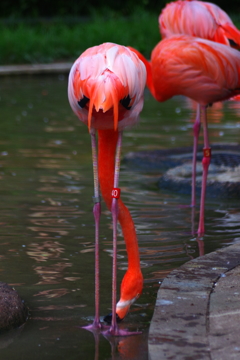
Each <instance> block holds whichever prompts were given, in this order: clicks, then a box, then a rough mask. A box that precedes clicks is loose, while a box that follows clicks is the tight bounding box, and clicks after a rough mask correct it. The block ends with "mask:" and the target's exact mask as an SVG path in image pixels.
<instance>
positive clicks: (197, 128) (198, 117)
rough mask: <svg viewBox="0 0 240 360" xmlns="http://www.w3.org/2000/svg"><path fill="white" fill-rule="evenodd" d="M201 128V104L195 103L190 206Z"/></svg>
mask: <svg viewBox="0 0 240 360" xmlns="http://www.w3.org/2000/svg"><path fill="white" fill-rule="evenodd" d="M200 128H201V105H200V104H197V113H196V119H195V122H194V125H193V159H192V201H191V206H196V162H197V147H198V138H199V132H200Z"/></svg>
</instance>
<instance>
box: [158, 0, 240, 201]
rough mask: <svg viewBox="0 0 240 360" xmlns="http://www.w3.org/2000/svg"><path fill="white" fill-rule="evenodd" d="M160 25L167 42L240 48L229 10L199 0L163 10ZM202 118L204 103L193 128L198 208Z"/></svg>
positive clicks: (238, 36) (193, 178) (174, 3)
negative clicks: (182, 38) (177, 39)
mask: <svg viewBox="0 0 240 360" xmlns="http://www.w3.org/2000/svg"><path fill="white" fill-rule="evenodd" d="M158 23H159V30H160V33H161V35H162V38H163V39H165V38H168V37H170V36H172V35H176V34H186V35H191V36H196V37H200V38H203V39H208V40H212V41H215V42H218V43H221V44H225V45H227V46H232V47H235V48H238V49H239V48H240V31H239V30H238V29H237V28H236V27H235V26H234V24H233V22H232V20H231V19H230V17H229V16H228V14H227V13H226V12H225V11H223V10H222V9H221V8H220V7H219V6H217V5H215V4H212V3H209V2H203V1H197V0H192V1H191V0H188V1H182V0H178V1H175V2H171V3H169V4H167V5H166V7H165V8H164V9H163V10H162V12H161V14H160V15H159V18H158ZM200 116H201V113H200V104H198V106H197V112H196V119H195V122H194V126H193V134H194V141H193V161H192V163H193V165H192V169H193V170H192V199H191V205H192V206H195V205H196V193H195V188H196V157H197V145H198V138H199V132H200V126H201V119H200Z"/></svg>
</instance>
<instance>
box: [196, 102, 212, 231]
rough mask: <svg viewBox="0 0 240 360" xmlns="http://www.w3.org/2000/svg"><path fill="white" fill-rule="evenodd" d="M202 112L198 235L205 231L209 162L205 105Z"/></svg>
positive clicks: (209, 150) (209, 149) (209, 152)
mask: <svg viewBox="0 0 240 360" xmlns="http://www.w3.org/2000/svg"><path fill="white" fill-rule="evenodd" d="M202 110H203V111H202V112H203V136H204V148H203V159H202V166H203V175H202V191H201V202H200V216H199V225H198V235H199V236H201V235H203V234H204V232H205V228H204V209H205V197H206V187H207V175H208V168H209V165H210V162H211V148H210V146H209V141H208V129H207V107H206V106H202Z"/></svg>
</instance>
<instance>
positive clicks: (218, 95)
mask: <svg viewBox="0 0 240 360" xmlns="http://www.w3.org/2000/svg"><path fill="white" fill-rule="evenodd" d="M132 50H133V51H134V49H132ZM135 52H136V53H137V54H138V56H139V58H140V59H141V60H142V61H143V62H144V63H145V66H146V69H147V85H148V87H149V89H150V91H151V93H152V95H153V96H154V97H155V98H156V100H158V101H166V100H168V99H170V98H171V97H173V96H175V95H184V96H187V97H189V98H191V99H193V100H195V101H196V102H198V103H199V104H200V107H201V110H202V113H203V119H202V120H203V131H204V156H203V160H202V164H203V177H202V192H201V203H200V218H199V226H198V234H199V235H202V234H204V231H205V229H204V205H205V193H206V182H207V173H208V167H209V164H210V158H211V148H210V147H209V141H208V131H207V106H208V104H212V103H214V102H217V101H222V100H226V99H229V98H230V97H232V96H235V95H237V94H240V52H239V51H237V50H235V49H232V48H231V47H228V46H226V45H222V44H219V43H216V42H213V41H209V40H205V39H200V38H195V37H192V36H187V35H176V36H172V37H171V38H166V39H164V40H162V41H161V42H159V43H158V44H157V45H156V47H155V48H154V49H153V51H152V54H151V61H150V62H148V61H147V60H146V59H145V58H144V57H143V55H141V54H140V53H139V52H138V51H137V50H135Z"/></svg>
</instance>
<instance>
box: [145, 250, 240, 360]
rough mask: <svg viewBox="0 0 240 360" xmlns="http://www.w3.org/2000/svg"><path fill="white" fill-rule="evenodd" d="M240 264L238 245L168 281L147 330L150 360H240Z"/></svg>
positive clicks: (176, 272) (205, 258)
mask: <svg viewBox="0 0 240 360" xmlns="http://www.w3.org/2000/svg"><path fill="white" fill-rule="evenodd" d="M239 265H240V244H235V245H232V246H229V247H227V248H224V249H221V250H218V251H215V252H213V253H211V254H208V255H205V256H202V257H199V258H197V259H194V260H192V261H189V262H188V263H186V264H184V265H183V266H181V267H180V268H179V269H176V270H174V271H172V272H171V273H170V274H169V275H168V276H167V277H166V278H165V279H164V281H163V282H162V284H161V286H160V289H159V291H158V296H157V301H156V305H155V309H154V315H153V319H152V322H151V326H150V329H149V341H148V345H149V353H150V359H151V360H159V359H161V360H163V359H178V360H188V359H194V360H195V359H204V360H205V359H206V360H207V359H209V360H210V359H213V360H215V359H216V360H217V359H218V360H228V359H239V358H240V347H239V346H238V338H239V337H238V334H239V331H240V325H239V324H240V307H239V301H238V299H239V294H240V282H239V279H240V266H239ZM230 279H231V281H229V283H228V280H230ZM230 299H231V300H230ZM226 324H227V326H226ZM238 356H239V357H238Z"/></svg>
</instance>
